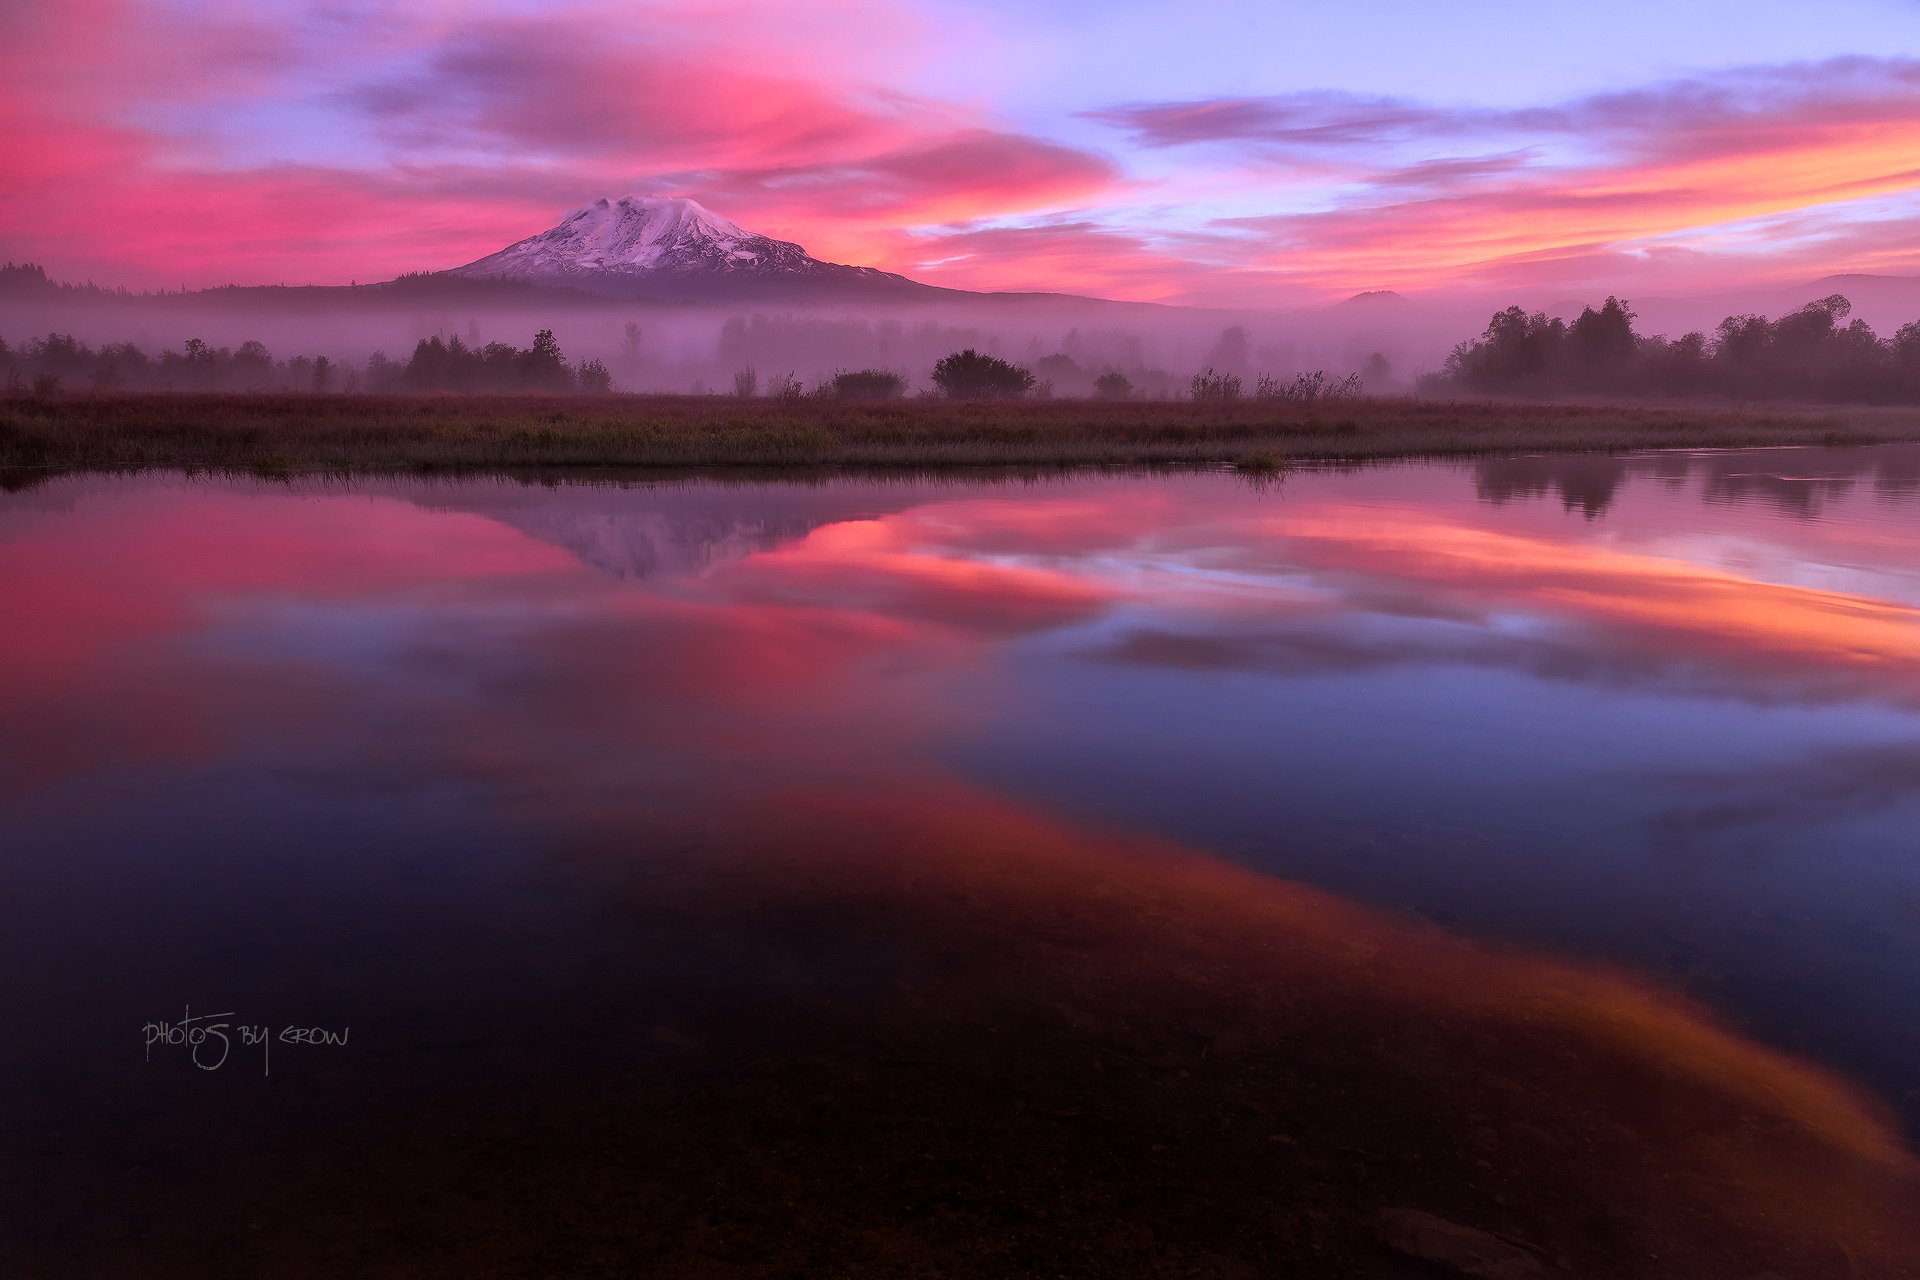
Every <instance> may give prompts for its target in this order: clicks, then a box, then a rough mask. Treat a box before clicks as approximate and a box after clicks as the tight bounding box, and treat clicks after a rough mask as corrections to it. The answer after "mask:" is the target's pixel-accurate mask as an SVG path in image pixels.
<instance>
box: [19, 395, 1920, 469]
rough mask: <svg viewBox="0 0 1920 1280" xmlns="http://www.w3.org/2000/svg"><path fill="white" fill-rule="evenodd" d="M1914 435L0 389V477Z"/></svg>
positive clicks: (1861, 412)
mask: <svg viewBox="0 0 1920 1280" xmlns="http://www.w3.org/2000/svg"><path fill="white" fill-rule="evenodd" d="M1895 440H1920V410H1914V409H1858V408H1848V409H1836V408H1825V407H1821V408H1814V407H1800V406H1745V407H1732V406H1708V407H1703V406H1699V405H1692V406H1675V405H1632V404H1597V403H1596V404H1555V405H1541V404H1521V403H1514V402H1461V401H1450V402H1446V401H1424V400H1384V399H1381V400H1361V401H1349V402H1344V403H1340V404H1337V405H1326V406H1298V405H1286V404H1273V403H1261V402H1241V403H1236V404H1217V403H1192V402H1177V403H1169V402H1129V403H1119V404H1113V403H1103V402H1095V401H1074V400H1051V401H1028V402H1017V401H1015V402H984V403H982V402H975V403H954V402H946V401H922V400H913V401H897V402H891V403H884V404H858V403H838V402H833V401H818V400H808V401H801V402H798V403H793V402H782V401H775V400H742V399H737V398H727V397H717V396H715V397H693V396H677V397H666V396H661V397H650V396H610V397H605V398H599V399H583V398H578V397H568V398H542V397H527V396H340V395H165V394H142V395H132V394H128V395H75V396H57V397H18V398H12V399H6V400H0V484H6V485H8V486H16V487H17V486H19V485H21V484H27V483H32V482H33V481H34V480H35V479H38V478H40V477H42V476H45V475H48V474H54V473H58V472H61V471H129V470H141V469H147V468H166V469H179V470H188V471H203V470H205V471H230V472H243V473H252V474H263V475H276V474H292V473H296V472H302V473H304V472H320V473H331V474H355V473H362V474H364V473H378V472H399V471H455V472H458V471H525V470H539V469H546V468H588V467H591V468H601V467H622V468H697V469H719V468H730V467H755V468H769V467H772V468H781V469H793V468H804V469H834V468H937V467H992V466H1002V467H1005V466H1012V467H1075V466H1116V465H1118V466H1127V465H1134V466H1138V465H1150V466H1202V465H1204V466H1218V465H1238V466H1241V467H1242V468H1243V469H1250V470H1268V469H1273V468H1275V467H1278V466H1284V465H1285V464H1286V463H1287V462H1290V461H1296V460H1309V459H1344V460H1361V459H1370V458H1388V457H1437V456H1460V455H1474V454H1491V453H1514V452H1547V451H1614V450H1629V449H1650V448H1680V447H1687V448H1708V447H1721V448H1731V447H1741V446H1756V445H1781V444H1828V445H1831V444H1856V443H1859V444H1865V443H1874V442H1882V441H1895Z"/></svg>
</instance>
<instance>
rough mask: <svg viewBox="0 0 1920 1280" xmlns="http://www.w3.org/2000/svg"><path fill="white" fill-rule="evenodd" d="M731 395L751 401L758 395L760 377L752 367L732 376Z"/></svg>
mask: <svg viewBox="0 0 1920 1280" xmlns="http://www.w3.org/2000/svg"><path fill="white" fill-rule="evenodd" d="M733 394H735V395H736V396H739V397H740V398H741V399H742V400H751V399H753V398H754V397H755V396H757V395H759V394H760V375H759V374H758V373H755V372H754V369H753V366H752V365H748V366H747V367H746V368H744V369H742V370H741V371H740V372H738V373H736V374H734V375H733Z"/></svg>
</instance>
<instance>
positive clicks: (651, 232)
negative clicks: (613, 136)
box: [447, 195, 925, 300]
mask: <svg viewBox="0 0 1920 1280" xmlns="http://www.w3.org/2000/svg"><path fill="white" fill-rule="evenodd" d="M447 274H449V275H453V276H462V277H466V278H469V279H481V280H506V281H517V282H522V283H528V284H545V285H566V286H569V287H573V288H581V289H589V290H593V291H595V292H600V293H611V294H617V295H621V296H655V297H672V298H686V299H695V300H697V299H700V298H706V297H718V296H743V295H748V294H754V293H787V294H791V293H794V292H796V291H799V292H806V293H828V292H833V291H836V290H839V289H844V288H848V287H856V288H858V289H860V290H862V291H865V292H871V291H872V290H873V289H875V288H880V289H884V290H886V291H888V292H899V291H902V290H906V291H911V290H915V289H921V288H924V287H925V286H921V285H915V284H914V283H913V282H912V281H909V280H907V279H906V278H905V277H902V276H897V275H892V274H890V273H888V272H885V271H878V270H875V269H874V268H872V267H848V266H841V265H839V264H837V263H831V262H822V261H820V260H819V259H818V258H814V257H811V256H809V255H808V253H807V251H806V250H805V249H802V248H801V247H800V246H799V245H797V244H794V243H792V242H791V241H787V240H775V239H773V238H772V237H771V236H764V235H760V234H757V233H755V232H752V231H747V230H745V229H744V228H742V227H740V226H739V225H738V224H737V223H734V222H730V221H728V220H727V219H726V218H723V217H721V216H720V215H719V214H716V213H714V212H713V211H712V210H710V209H708V208H706V207H705V206H704V205H702V204H700V202H699V201H697V200H689V199H684V198H680V197H673V196H641V195H633V196H621V197H619V198H618V199H609V198H606V197H602V198H601V199H598V200H594V201H591V202H589V203H587V204H584V205H582V206H580V207H579V208H578V209H575V210H574V211H573V212H572V213H570V214H568V215H567V216H566V217H565V218H563V219H562V220H561V221H560V223H559V225H557V226H554V227H551V228H549V229H548V230H546V231H542V232H541V233H540V234H539V235H536V236H529V237H528V238H527V239H525V240H522V241H519V242H518V243H517V244H511V245H508V246H507V247H506V248H504V249H502V250H500V252H498V253H494V254H489V255H488V256H486V257H484V258H481V259H479V260H478V261H477V262H470V263H468V264H467V265H466V266H464V267H455V268H454V269H453V270H452V271H450V272H448V273H447Z"/></svg>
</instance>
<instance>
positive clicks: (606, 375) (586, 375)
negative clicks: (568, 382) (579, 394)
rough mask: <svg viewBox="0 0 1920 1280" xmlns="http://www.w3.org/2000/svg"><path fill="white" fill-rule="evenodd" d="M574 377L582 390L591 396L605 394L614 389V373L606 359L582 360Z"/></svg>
mask: <svg viewBox="0 0 1920 1280" xmlns="http://www.w3.org/2000/svg"><path fill="white" fill-rule="evenodd" d="M573 377H574V381H575V382H577V383H578V384H579V385H580V390H582V391H584V392H586V393H587V394H588V395H590V396H604V395H606V394H607V393H608V392H610V391H612V390H613V374H612V372H611V371H610V370H609V369H608V368H607V364H606V361H604V360H582V361H581V362H580V368H579V369H578V370H576V371H575V372H574V375H573Z"/></svg>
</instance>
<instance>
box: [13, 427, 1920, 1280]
mask: <svg viewBox="0 0 1920 1280" xmlns="http://www.w3.org/2000/svg"><path fill="white" fill-rule="evenodd" d="M0 601H4V602H5V603H4V617H5V621H4V624H3V625H0V833H4V834H3V835H0V848H3V849H4V852H0V921H4V927H0V959H3V960H4V961H5V964H6V971H7V972H8V973H9V974H10V975H11V980H10V981H9V982H8V984H7V989H6V992H5V995H4V997H0V999H3V1000H4V1008H5V1011H6V1023H5V1025H6V1027H7V1031H8V1034H7V1035H6V1036H5V1037H4V1040H5V1043H4V1046H3V1047H0V1071H3V1072H4V1080H3V1081H0V1083H4V1086H5V1092H4V1095H3V1096H0V1108H4V1117H0V1118H3V1119H4V1126H3V1129H4V1133H5V1135H6V1136H5V1149H4V1151H3V1152H0V1159H3V1160H4V1174H5V1180H4V1183H0V1191H4V1193H5V1198H6V1201H7V1203H8V1204H9V1205H10V1206H12V1208H11V1209H10V1211H9V1212H8V1213H7V1215H6V1216H5V1218H3V1219H0V1262H4V1263H5V1264H6V1266H5V1268H4V1269H5V1271H6V1273H7V1274H19V1275H35V1276H38V1275H46V1276H56V1275H57V1276H67V1275H95V1274H97V1275H103V1276H104V1275H115V1276H127V1275H146V1274H152V1275H174V1274H187V1273H189V1272H194V1273H197V1274H224V1273H230V1272H231V1273H235V1274H244V1273H249V1272H251V1273H258V1274H275V1275H287V1276H297V1275H349V1274H350V1275H387V1274H391V1275H438V1274H447V1275H481V1274H501V1275H602V1274H605V1275H633V1274H662V1275H680V1276H697V1275H716V1276H719V1275H796V1276H798V1275H816V1274H818V1275H827V1274H832V1275H839V1274H861V1275H916V1276H918V1275H956V1276H959V1275H1002V1274H1004V1275H1037V1274H1058V1275H1081V1274H1141V1275H1196V1276H1200V1275H1205V1276H1215V1275H1293V1274H1328V1275H1380V1276H1400V1275H1407V1276H1419V1275H1449V1274H1453V1275H1462V1274H1465V1275H1482V1274H1494V1273H1495V1272H1494V1271H1490V1270H1489V1268H1496V1269H1497V1268H1498V1267H1501V1266H1506V1267H1510V1268H1519V1269H1517V1270H1510V1271H1499V1272H1498V1274H1502V1275H1509V1274H1510V1275H1515V1276H1519V1275H1535V1274H1539V1275H1552V1274H1567V1275H1623V1276H1625V1275H1667V1274H1671V1275H1714V1274H1725V1275H1741V1276H1746V1275H1755V1274H1761V1273H1765V1272H1769V1271H1771V1272H1772V1273H1774V1274H1778V1275H1783V1276H1785V1275H1794V1276H1797V1275H1828V1274H1831V1275H1836V1276H1851V1275H1887V1276H1895V1275H1901V1274H1912V1273H1914V1272H1913V1271H1911V1270H1909V1269H1910V1268H1914V1267H1916V1266H1920V1246H1917V1244H1916V1228H1915V1227H1914V1225H1913V1224H1914V1223H1915V1222H1916V1221H1920V1199H1916V1198H1915V1187H1916V1183H1915V1180H1914V1171H1913V1165H1912V1159H1911V1156H1910V1155H1909V1150H1910V1143H1909V1137H1910V1135H1911V1133H1912V1132H1913V1125H1914V1124H1915V1122H1916V1121H1920V1018H1917V1017H1916V1016H1915V1015H1914V1013H1913V1009H1914V991H1915V980H1916V976H1920V835H1916V833H1920V450H1915V449H1905V448H1886V449H1878V450H1771V451H1758V452H1751V453H1728V454H1661V455H1648V456H1635V457H1624V458H1599V457H1577V458H1561V459H1542V458H1513V459H1501V460H1492V461H1486V462H1481V463H1468V464H1445V465H1443V464H1419V465H1405V466H1392V467H1380V468H1373V469H1367V470H1361V471H1354V472H1345V473H1342V472H1335V471H1313V470H1303V471H1296V472H1294V473H1292V474H1290V475H1288V476H1286V477H1285V478H1284V479H1283V480H1281V481H1279V482H1276V483H1270V484H1269V483H1259V484H1255V483H1250V482H1248V481H1246V480H1244V479H1240V478H1238V477H1234V476H1229V475H1179V476H1141V475H1114V476H1092V477H1080V478H1072V479H1047V480H1037V481H1028V480H987V481H981V480H971V481H969V480H950V481H948V480H941V481H883V480H868V481H859V480H845V481H835V482H831V483H820V484H812V485H787V484H757V483H752V484H745V483H719V482H699V483H676V484H657V483H654V484H649V483H637V482H636V483H625V484H622V483H610V482H586V481H582V482H578V483H564V484H556V485H549V486H535V485H525V484H520V483H516V482H512V481H508V480H472V481H455V482H439V483H433V482H427V481H418V482H415V481H400V480H395V481H369V482H356V483H353V484H351V485H339V484H333V485H330V484H325V483H320V482H296V483H294V484H291V485H284V484H281V485H276V484H272V483H264V482H260V483H256V482H227V481H215V480H206V479H199V480H195V479H187V478H179V477H174V478H110V477H93V478H63V479H57V480H52V481H50V482H47V483H45V484H42V485H38V486H36V487H33V488H30V489H27V490H24V491H19V492H12V493H4V494H0ZM188 1019H193V1020H191V1021H189V1020H188ZM208 1028H215V1029H219V1036H218V1039H217V1041H216V1040H215V1039H210V1038H208V1037H207V1036H206V1035H205V1034H204V1032H205V1031H206V1029H208ZM243 1028H245V1030H243ZM192 1029H199V1030H200V1031H201V1032H202V1033H203V1034H201V1035H200V1037H199V1044H198V1045H197V1046H195V1045H193V1044H192V1043H191V1042H190V1041H191V1039H192V1038H193V1037H191V1036H189V1035H187V1032H188V1031H190V1030H192ZM316 1029H317V1030H316ZM176 1039H177V1040H181V1041H184V1042H182V1043H175V1042H174V1041H175V1040H176ZM209 1064H211V1066H209ZM1475 1251H1478V1253H1476V1252H1475ZM1503 1251H1504V1252H1503ZM1467 1255H1474V1256H1475V1257H1478V1258H1479V1260H1478V1261H1474V1260H1473V1259H1472V1258H1469V1257H1468V1256H1467ZM1483 1255H1484V1256H1483ZM1488 1258H1491V1259H1492V1260H1491V1261H1488V1260H1487V1259H1488ZM1476 1267H1477V1268H1479V1269H1478V1270H1476V1269H1475V1268H1476ZM208 1268H211V1270H209V1269H208ZM234 1268H238V1270H237V1271H235V1270H233V1269H234Z"/></svg>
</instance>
